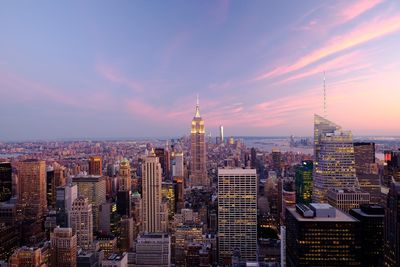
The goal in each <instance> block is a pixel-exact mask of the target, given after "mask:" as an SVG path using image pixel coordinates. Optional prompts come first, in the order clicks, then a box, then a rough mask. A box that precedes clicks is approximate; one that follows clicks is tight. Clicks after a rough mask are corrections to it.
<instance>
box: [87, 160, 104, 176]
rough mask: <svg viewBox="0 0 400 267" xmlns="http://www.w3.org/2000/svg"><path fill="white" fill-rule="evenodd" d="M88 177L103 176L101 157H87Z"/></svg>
mask: <svg viewBox="0 0 400 267" xmlns="http://www.w3.org/2000/svg"><path fill="white" fill-rule="evenodd" d="M89 175H99V176H102V175H103V159H102V158H101V156H91V157H89Z"/></svg>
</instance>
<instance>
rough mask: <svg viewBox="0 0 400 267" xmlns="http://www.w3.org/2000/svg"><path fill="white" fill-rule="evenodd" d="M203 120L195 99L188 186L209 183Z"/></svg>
mask: <svg viewBox="0 0 400 267" xmlns="http://www.w3.org/2000/svg"><path fill="white" fill-rule="evenodd" d="M205 132H206V130H205V128H204V120H203V119H202V118H201V116H200V107H199V101H198V100H197V105H196V114H195V115H194V118H193V120H192V130H191V146H190V152H191V159H192V161H191V165H190V166H191V173H190V177H189V183H188V184H189V186H206V187H208V186H209V185H210V181H209V179H208V176H207V165H206V164H207V161H206V160H207V157H206V143H205Z"/></svg>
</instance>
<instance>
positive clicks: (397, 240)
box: [384, 183, 400, 267]
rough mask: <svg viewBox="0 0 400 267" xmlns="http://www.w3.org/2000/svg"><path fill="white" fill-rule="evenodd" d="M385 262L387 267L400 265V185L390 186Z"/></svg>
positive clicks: (386, 220)
mask: <svg viewBox="0 0 400 267" xmlns="http://www.w3.org/2000/svg"><path fill="white" fill-rule="evenodd" d="M384 229H385V235H384V240H385V241H384V251H385V252H384V255H385V256H384V261H385V266H389V267H394V266H399V265H398V264H399V263H400V183H392V184H391V185H390V189H389V194H388V195H387V203H386V210H385V228H384Z"/></svg>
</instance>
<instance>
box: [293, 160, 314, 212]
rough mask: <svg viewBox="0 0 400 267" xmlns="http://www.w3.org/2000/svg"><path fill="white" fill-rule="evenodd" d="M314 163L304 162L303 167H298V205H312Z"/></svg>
mask: <svg viewBox="0 0 400 267" xmlns="http://www.w3.org/2000/svg"><path fill="white" fill-rule="evenodd" d="M312 175H313V162H312V160H303V161H302V162H301V165H299V166H297V167H296V180H295V184H296V203H303V204H309V203H311V196H312V189H313V179H312Z"/></svg>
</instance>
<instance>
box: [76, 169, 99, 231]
mask: <svg viewBox="0 0 400 267" xmlns="http://www.w3.org/2000/svg"><path fill="white" fill-rule="evenodd" d="M72 182H73V183H76V184H77V185H78V196H83V197H86V198H87V199H88V200H89V203H91V204H92V211H93V226H94V228H95V230H97V229H98V226H99V209H100V205H101V204H103V203H105V202H106V180H105V179H104V177H101V176H98V175H78V176H75V177H73V178H72Z"/></svg>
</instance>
